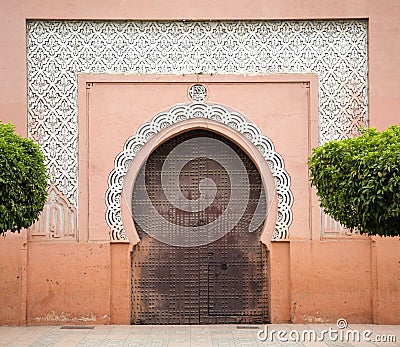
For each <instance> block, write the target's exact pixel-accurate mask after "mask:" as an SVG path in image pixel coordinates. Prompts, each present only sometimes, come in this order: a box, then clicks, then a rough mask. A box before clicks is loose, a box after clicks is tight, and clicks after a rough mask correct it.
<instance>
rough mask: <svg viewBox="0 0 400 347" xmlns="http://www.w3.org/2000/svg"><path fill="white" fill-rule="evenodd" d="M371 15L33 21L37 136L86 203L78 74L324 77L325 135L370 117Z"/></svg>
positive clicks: (52, 168) (68, 186)
mask: <svg viewBox="0 0 400 347" xmlns="http://www.w3.org/2000/svg"><path fill="white" fill-rule="evenodd" d="M367 33H368V21H367V20H323V21H314V20H306V21H285V20H282V21H275V20H274V21H193V22H192V21H187V22H182V21H82V20H80V21H70V20H68V21H60V20H57V21H52V20H28V22H27V67H28V71H27V74H28V134H29V136H30V137H31V138H33V139H34V140H35V141H37V142H38V143H40V145H41V148H42V150H43V153H44V155H45V158H46V165H47V167H48V168H49V175H50V181H51V183H54V184H56V186H57V188H58V189H59V191H60V192H61V193H62V194H63V195H64V196H66V197H67V198H68V199H69V201H70V202H71V204H72V205H74V206H75V207H76V208H77V207H78V108H77V95H78V93H77V90H78V88H77V74H79V73H108V74H115V73H132V74H199V73H202V74H251V75H260V74H274V73H317V74H318V76H319V137H320V143H324V142H326V141H329V140H332V139H341V138H346V137H349V136H352V135H353V134H355V133H357V132H358V127H359V126H365V125H366V123H367V120H368V118H367V117H368V34H367Z"/></svg>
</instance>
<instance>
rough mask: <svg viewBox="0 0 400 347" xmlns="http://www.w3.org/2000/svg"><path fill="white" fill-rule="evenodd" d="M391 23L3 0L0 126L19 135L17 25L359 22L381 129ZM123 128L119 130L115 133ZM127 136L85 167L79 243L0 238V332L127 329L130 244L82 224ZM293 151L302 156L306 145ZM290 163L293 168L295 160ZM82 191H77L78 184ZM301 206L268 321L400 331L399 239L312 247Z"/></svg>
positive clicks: (348, 11)
mask: <svg viewBox="0 0 400 347" xmlns="http://www.w3.org/2000/svg"><path fill="white" fill-rule="evenodd" d="M399 15H400V3H399V2H398V1H397V0H386V1H385V2H377V1H372V0H370V1H368V0H356V1H347V0H341V1H319V0H306V1H295V0H281V1H266V0H265V1H262V0H255V1H245V2H243V1H190V2H181V1H174V0H172V1H169V2H165V1H162V0H159V1H151V2H139V1H121V2H119V3H115V2H107V1H98V0H96V1H95V0H90V1H74V0H72V1H67V0H60V1H57V2H54V1H50V0H49V1H43V0H41V1H38V0H31V1H20V2H16V1H11V0H4V1H1V2H0V46H1V50H2V52H1V54H0V76H1V78H0V91H1V93H0V119H1V120H2V121H8V120H11V121H13V122H14V124H16V127H17V131H18V132H19V133H20V134H22V135H26V133H27V97H26V95H27V88H26V83H27V82H26V81H27V76H26V28H25V21H26V19H32V18H33V19H152V20H157V19H186V20H196V19H206V20H208V19H238V20H240V19H338V18H367V19H368V20H369V32H368V36H369V37H368V42H369V115H370V118H369V119H370V125H371V126H374V127H377V128H378V129H379V130H383V129H384V128H386V127H388V126H389V125H391V124H397V123H399V121H400V114H399V109H400V91H399V88H398V85H399V83H400V68H399V66H400V44H399V42H400V27H399V25H398V17H399ZM176 88H179V86H176ZM224 93H225V92H224V91H223V90H222V91H220V94H219V96H218V97H217V99H216V101H218V102H221V103H226V104H232V103H231V102H227V100H224V97H226V96H224V95H225V94H224ZM217 94H218V93H217ZM167 97H168V96H166V98H167ZM170 97H171V100H164V101H165V105H164V104H160V103H158V104H157V105H151V104H150V105H148V108H149V109H148V112H149V113H150V114H154V113H156V112H157V111H159V110H160V109H163V107H164V106H165V107H167V106H170V105H171V104H173V103H174V102H173V98H174V94H171V95H170ZM122 101H123V100H122ZM167 101H168V102H167ZM243 105H244V102H242V103H241V102H240V100H239V101H238V105H237V106H238V107H239V108H241V107H242V106H243ZM110 106H113V105H110ZM114 106H115V105H114ZM233 106H234V105H233ZM247 106H248V107H249V108H248V109H247V110H248V112H249V114H252V115H253V117H254V120H255V121H256V122H257V123H258V124H259V125H260V126H261V127H262V117H261V115H257V110H258V109H259V107H260V105H258V106H257V105H247ZM152 107H153V109H152ZM311 107H315V106H311ZM103 111H104V109H103ZM80 112H81V111H80ZM146 120H147V118H146V117H144V116H143V119H138V120H137V124H132V126H136V127H137V126H140V124H142V123H143V122H144V121H146ZM94 125H96V124H94ZM103 125H104V124H103ZM315 125H316V124H314V126H315ZM103 130H104V129H103ZM297 130H300V129H297ZM97 131H99V132H101V131H102V129H97ZM121 131H124V128H123V127H121ZM279 131H280V130H279V129H276V138H274V143H275V144H276V146H277V148H278V149H279V150H280V151H283V152H285V151H289V150H290V148H289V147H290V145H291V144H290V143H289V144H288V143H284V142H283V141H282V142H280V141H281V137H280V136H278V135H279ZM281 131H282V129H281ZM131 134H132V131H131V130H129V131H128V130H127V129H126V134H125V133H124V134H121V137H120V140H118V141H120V142H116V143H115V144H114V145H115V148H114V147H109V148H107V151H109V152H113V153H110V157H112V159H109V158H108V159H107V158H106V157H104V158H103V159H104V160H105V162H104V163H103V162H95V163H93V164H94V167H91V169H93V170H95V173H96V175H99V177H97V176H96V175H94V176H91V177H92V178H91V180H92V181H90V182H89V185H90V184H92V185H94V186H95V187H98V188H102V189H98V191H96V190H94V191H93V190H91V191H92V192H93V194H98V196H97V195H96V196H92V199H89V200H88V206H90V209H89V210H87V211H86V214H84V215H83V216H82V215H80V218H81V219H82V221H83V222H84V225H86V227H85V228H84V229H83V230H82V229H81V230H79V235H80V240H81V241H82V242H80V243H72V242H63V243H59V244H53V243H51V242H47V243H46V242H42V243H41V242H35V243H28V240H27V237H26V233H25V232H23V233H21V234H20V235H7V237H6V238H1V239H0V251H1V254H2V256H3V261H2V263H1V265H0V289H1V290H0V292H1V295H0V324H63V323H66V322H70V323H79V324H83V323H89V324H109V323H126V324H128V323H129V310H130V308H129V295H130V287H129V261H130V259H129V245H128V244H124V243H121V244H110V242H109V241H107V237H106V236H107V229H106V228H105V225H104V220H103V221H102V220H100V219H94V218H89V219H88V218H87V216H88V215H89V213H95V214H98V216H100V215H103V216H104V205H101V204H100V205H98V206H97V205H96V204H97V203H98V202H99V201H100V202H102V201H104V200H103V196H104V189H105V187H104V186H102V184H103V185H104V184H105V181H104V180H100V181H99V182H98V183H96V179H98V178H104V175H106V174H108V173H109V172H110V170H111V169H112V160H113V158H114V157H115V155H116V154H117V153H118V152H119V151H120V150H121V148H122V144H123V142H124V141H125V139H126V138H127V137H128V136H130V135H131ZM281 135H282V134H281ZM95 140H96V139H93V141H95ZM313 143H314V144H315V139H314V142H313ZM292 145H294V146H295V145H296V144H292ZM88 150H89V152H88V153H89V154H90V153H91V158H95V157H96V153H94V152H90V151H96V149H95V147H92V148H90V146H89V148H88ZM297 150H299V151H300V152H301V151H303V152H304V151H306V150H305V149H304V148H303V149H302V148H298V149H297ZM303 152H302V153H303ZM302 155H303V156H304V155H305V153H303V154H302ZM103 159H101V160H103ZM96 165H97V166H98V168H99V169H98V170H97V169H96ZM102 165H104V167H102ZM290 165H294V166H296V165H301V164H300V163H296V161H295V160H293V161H291V162H290V163H289V166H290ZM291 169H293V170H295V171H298V172H299V173H300V174H302V175H303V177H301V176H299V177H298V182H297V183H296V180H295V182H294V189H295V190H296V189H298V191H297V195H296V196H302V194H305V195H304V196H306V195H307V194H308V190H307V189H306V188H305V186H304V185H305V184H306V183H305V180H306V177H305V175H306V171H305V170H306V169H305V168H304V167H301V168H295V167H292V168H291ZM96 170H97V171H96ZM102 170H103V171H102ZM296 185H297V186H296ZM81 187H82V185H81ZM81 189H82V192H83V193H85V188H81ZM91 203H92V205H90V204H91ZM309 203H310V206H314V209H311V215H312V216H314V218H311V219H310V220H311V227H310V229H304V227H302V225H304V223H308V222H307V221H306V220H304V221H301V220H302V218H303V219H304V218H306V216H305V214H307V216H308V212H307V211H302V212H300V211H301V210H302V209H306V210H307V209H308V206H303V205H301V206H300V205H299V207H298V212H296V213H298V216H299V217H298V218H297V217H296V222H295V225H294V228H293V229H294V230H295V232H294V233H293V234H292V235H291V239H290V240H288V241H285V242H280V243H273V244H271V245H270V251H271V264H272V265H271V318H272V321H274V322H285V321H293V322H305V321H306V322H307V321H311V322H321V321H335V320H336V319H338V318H340V317H345V318H347V319H348V320H349V321H350V322H374V323H381V324H400V267H399V261H400V258H399V254H400V242H399V239H398V238H392V239H381V238H372V239H369V238H367V239H365V238H360V239H357V240H350V239H334V240H324V241H320V240H319V238H318V230H317V227H316V226H317V224H318V223H317V222H316V219H317V218H315V214H316V213H317V212H315V211H316V208H315V207H316V201H315V198H312V199H311V201H310V202H309ZM93 204H94V205H93ZM89 211H90V212H89ZM93 211H94V212H93ZM313 211H314V212H313ZM92 216H93V215H92ZM81 219H80V220H81ZM303 222H304V223H303ZM296 223H298V224H297V225H296ZM315 223H317V224H315ZM81 225H82V224H81Z"/></svg>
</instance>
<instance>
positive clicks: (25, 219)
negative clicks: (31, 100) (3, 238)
mask: <svg viewBox="0 0 400 347" xmlns="http://www.w3.org/2000/svg"><path fill="white" fill-rule="evenodd" d="M0 168H1V170H0V235H1V234H4V233H5V232H6V231H8V230H9V231H12V232H15V231H18V232H19V231H20V230H21V229H22V228H28V227H30V226H31V225H32V223H33V222H34V221H35V220H36V219H38V217H39V214H40V212H41V211H42V210H43V207H44V204H45V203H46V199H47V175H46V167H45V165H44V158H43V155H42V153H41V152H40V149H39V145H37V144H35V143H34V142H33V141H32V140H30V139H26V138H23V137H21V136H19V135H16V134H15V133H14V126H13V125H12V124H11V123H9V124H2V123H1V122H0Z"/></svg>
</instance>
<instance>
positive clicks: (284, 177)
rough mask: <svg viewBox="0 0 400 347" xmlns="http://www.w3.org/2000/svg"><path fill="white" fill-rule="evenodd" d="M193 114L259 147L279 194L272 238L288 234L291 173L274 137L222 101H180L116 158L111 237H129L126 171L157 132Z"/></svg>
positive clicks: (110, 186) (110, 180) (140, 131)
mask: <svg viewBox="0 0 400 347" xmlns="http://www.w3.org/2000/svg"><path fill="white" fill-rule="evenodd" d="M192 118H207V119H211V120H214V121H217V122H219V123H222V124H225V125H228V126H229V127H231V128H232V129H234V130H236V131H238V132H239V133H241V134H242V135H243V136H245V137H246V138H247V139H248V140H249V141H250V142H252V143H253V144H254V145H255V146H256V147H257V148H258V150H259V151H260V152H261V154H262V155H263V157H264V158H265V160H266V162H267V164H268V166H269V168H270V169H271V172H272V176H273V177H274V178H275V185H276V192H277V194H278V217H277V221H276V225H275V231H274V234H273V235H272V239H274V240H277V239H284V238H286V237H287V236H288V233H289V226H290V224H291V223H292V204H293V195H292V192H291V191H290V176H289V175H288V174H287V172H286V170H285V165H284V162H283V159H282V157H281V156H280V155H279V154H278V153H277V152H276V151H275V148H274V145H273V143H272V142H271V140H270V139H269V138H268V137H266V136H264V135H263V134H262V133H261V130H260V129H259V128H258V127H257V126H256V125H255V124H252V123H250V122H248V121H247V120H246V119H245V118H244V117H243V116H242V115H240V114H239V113H237V112H231V111H229V110H227V109H226V108H225V107H223V106H222V105H217V104H206V103H190V104H179V105H176V106H174V107H172V108H170V109H169V110H166V111H164V112H161V113H159V114H157V115H155V116H154V117H153V119H152V120H151V121H150V122H148V123H146V124H144V125H142V126H141V127H140V128H139V129H138V131H137V132H136V134H134V135H133V136H132V137H130V138H129V139H128V140H127V141H126V142H125V145H124V148H123V150H122V152H121V153H119V154H118V155H117V157H116V158H115V161H114V170H113V171H112V172H111V173H110V175H109V177H108V189H107V193H106V205H107V212H106V221H107V224H108V225H109V226H110V230H111V233H110V237H111V239H112V240H125V239H126V234H125V231H124V226H123V223H122V217H121V192H122V186H123V182H124V178H125V175H126V173H127V171H128V169H129V166H130V164H131V162H132V160H133V159H134V157H135V156H136V154H137V153H138V152H139V150H140V149H141V148H142V147H143V146H144V145H145V144H146V142H147V141H148V140H149V139H151V138H152V137H153V136H154V135H155V134H157V133H159V132H160V131H162V130H163V129H165V128H167V127H169V126H171V125H172V124H176V123H179V122H182V121H184V120H187V119H192Z"/></svg>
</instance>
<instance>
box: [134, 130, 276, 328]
mask: <svg viewBox="0 0 400 347" xmlns="http://www.w3.org/2000/svg"><path fill="white" fill-rule="evenodd" d="M200 137H202V138H204V137H208V138H211V139H217V140H219V141H222V142H224V143H225V144H227V145H229V146H230V147H231V148H232V149H233V150H234V151H235V153H236V155H237V156H239V158H240V159H241V161H242V162H243V163H244V166H245V168H246V175H247V177H248V184H249V185H248V187H250V193H249V199H248V200H246V201H236V202H235V204H234V205H233V206H232V205H229V201H230V199H231V198H232V196H231V184H232V182H231V178H232V175H239V174H240V172H229V173H228V172H227V171H226V168H225V167H224V166H223V165H221V163H220V162H224V161H225V162H226V161H232V160H235V158H229V157H228V158H227V157H226V156H227V154H226V153H219V152H218V148H204V147H207V146H208V145H207V143H206V144H205V143H204V142H201V143H200V142H199V144H197V145H196V144H195V145H192V147H191V148H190V150H189V153H188V158H187V159H188V162H187V163H186V164H185V165H184V166H183V167H182V169H181V170H180V171H179V188H180V191H181V193H182V195H183V197H184V198H182V199H183V200H185V199H188V200H189V202H190V205H191V207H190V209H191V210H190V211H188V210H185V209H183V208H178V207H177V206H175V205H174V204H171V202H170V201H169V200H168V198H167V195H168V194H167V193H165V189H169V188H171V187H165V182H171V181H168V180H167V181H163V182H162V179H161V174H160V173H161V171H162V169H163V164H164V162H165V160H166V158H167V156H169V159H171V153H173V152H171V151H172V150H173V149H174V148H176V146H178V145H179V144H181V143H183V142H185V141H186V140H188V139H194V138H200ZM209 146H215V142H212V141H210V145H209ZM210 151H211V152H212V153H213V157H212V159H210V158H209V157H207V156H206V154H205V153H207V152H210ZM222 156H224V157H222ZM175 159H176V160H178V159H180V158H172V163H174V160H175ZM172 165H173V164H172ZM169 168H170V170H169V171H168V172H167V175H168V174H170V175H174V174H176V172H174V170H175V169H174V168H173V167H172V166H169ZM164 169H165V168H164ZM207 180H211V181H212V182H214V183H213V184H214V185H215V186H213V185H212V184H208V185H207V184H206V185H203V186H201V184H202V183H201V182H203V183H204V182H206V181H207ZM244 181H246V180H244ZM235 182H237V181H235ZM163 183H164V184H163ZM208 183H210V181H208ZM199 184H200V186H199ZM244 186H246V185H245V183H244ZM143 189H146V190H147V191H148V195H149V199H150V200H151V202H152V204H153V206H155V209H156V210H157V212H158V213H159V214H160V215H161V216H162V217H163V218H165V219H166V220H168V221H169V222H170V224H168V228H165V230H164V229H163V230H160V232H162V233H167V234H168V233H172V234H174V233H175V234H174V236H176V234H177V233H182V230H181V229H180V228H179V226H182V227H190V230H194V231H196V230H200V229H202V230H203V229H204V228H207V225H209V224H210V223H212V222H213V221H215V220H216V219H217V218H219V217H220V216H221V215H222V213H223V212H224V211H225V210H226V209H228V208H229V213H230V214H229V215H228V217H229V218H234V217H238V218H239V222H238V223H237V224H236V226H235V227H234V228H233V229H232V230H230V231H229V230H226V233H225V235H224V236H222V237H221V238H219V239H218V240H216V241H214V242H211V243H207V244H204V245H199V246H192V247H179V246H173V245H169V244H167V243H163V242H160V241H158V240H157V239H156V238H154V237H152V236H150V235H149V234H148V233H146V225H143V223H140V225H139V224H138V223H136V220H135V225H136V228H137V230H138V234H139V236H140V238H141V241H140V242H139V243H138V244H137V245H136V246H135V247H134V249H133V252H132V277H131V284H132V286H131V287H132V317H131V318H132V319H131V321H132V323H134V324H140V323H141V324H218V323H234V322H243V323H253V322H254V323H256V322H257V323H258V322H267V321H268V319H269V317H268V311H269V307H268V259H267V251H266V249H265V248H264V247H263V246H262V244H261V243H260V241H259V237H260V231H261V227H259V228H258V230H256V231H255V232H253V233H250V232H249V231H248V227H249V223H250V221H251V218H252V215H253V213H254V211H255V208H256V206H257V204H258V200H259V197H260V193H261V178H260V175H259V173H258V171H257V169H256V167H255V165H254V164H253V163H252V161H251V160H250V159H249V158H248V157H247V155H246V154H245V153H244V152H243V151H242V150H241V149H240V148H238V147H237V146H236V145H234V144H233V143H231V142H230V141H228V140H226V139H225V138H223V137H222V136H219V135H216V134H214V133H211V132H207V131H203V130H195V131H189V132H186V133H184V134H181V135H178V136H176V137H175V138H173V139H171V140H169V141H167V142H165V143H164V144H162V145H161V146H160V147H158V148H157V149H156V150H155V151H154V152H153V153H152V154H151V155H150V157H149V158H148V161H147V165H146V171H145V186H138V185H137V184H135V187H134V192H133V196H132V199H133V202H134V203H138V201H137V199H136V197H138V196H139V195H138V194H136V193H135V192H137V191H138V190H143ZM171 189H172V188H171ZM170 194H175V192H173V191H171V192H170ZM202 194H203V195H204V196H212V197H213V198H212V200H210V201H211V202H210V204H209V205H207V207H206V208H201V206H200V205H199V204H200V203H199V198H200V196H201V195H202ZM135 199H136V200H135ZM196 204H198V205H196ZM228 205H229V206H228ZM243 207H245V208H244V211H245V212H244V213H243V215H239V216H237V214H238V213H241V212H240V210H243ZM134 219H135V215H134ZM148 223H155V222H154V221H153V220H152V219H151V217H149V219H148ZM227 224H228V221H227V220H226V222H225V220H223V221H222V223H220V227H221V228H228V227H227ZM179 237H185V235H183V234H182V235H179Z"/></svg>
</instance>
